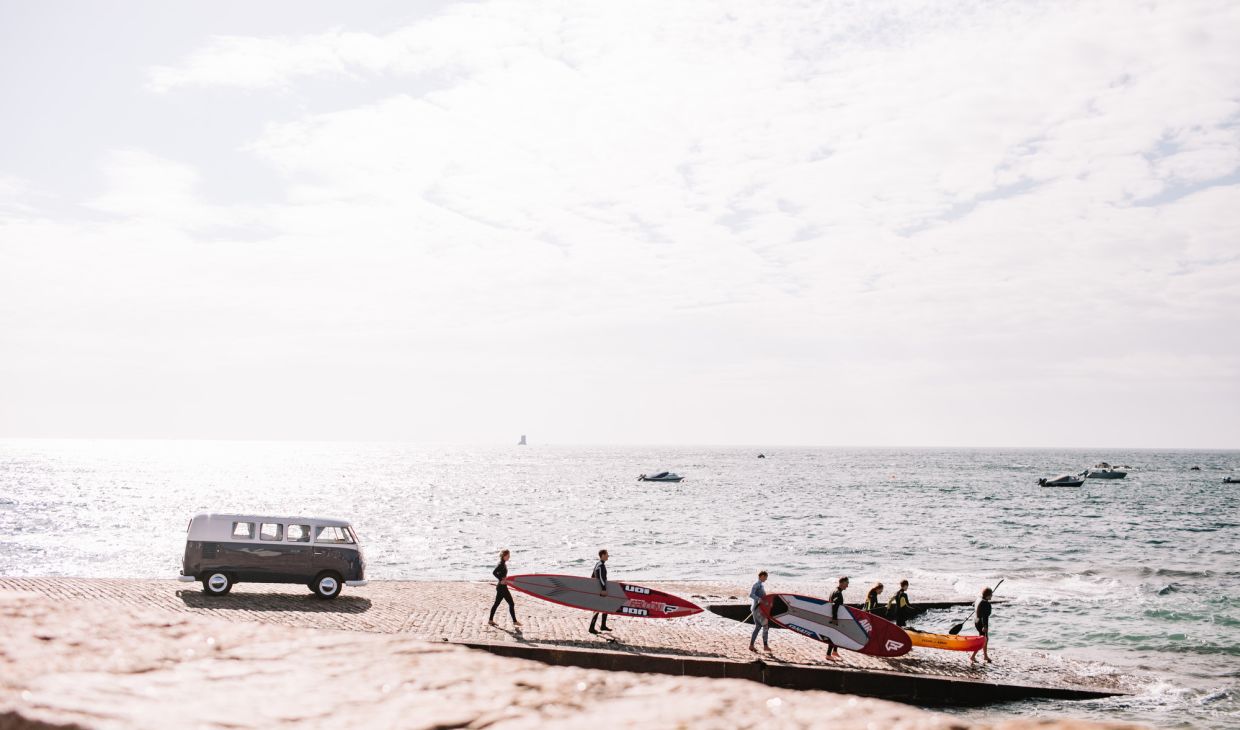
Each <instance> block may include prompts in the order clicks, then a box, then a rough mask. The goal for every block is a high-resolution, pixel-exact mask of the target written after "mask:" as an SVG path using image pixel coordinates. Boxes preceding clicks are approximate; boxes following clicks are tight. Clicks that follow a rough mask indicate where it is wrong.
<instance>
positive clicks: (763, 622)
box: [749, 570, 771, 653]
mask: <svg viewBox="0 0 1240 730" xmlns="http://www.w3.org/2000/svg"><path fill="white" fill-rule="evenodd" d="M764 583H766V571H765V570H764V571H761V572H760V573H758V582H757V583H754V584H753V588H750V589H749V600H750V601H752V602H753V610H752V611H750V615H752V616H753V635H752V636H750V637H749V650H750V651H752V652H754V653H757V651H758V650H757V649H755V648H754V646H753V644H754V642H755V641H757V640H758V632H759V631H761V632H762V649H763V650H765V651H770V650H771V642H770V638H769V636H770V633H771V622H770V621H769V620H768V619H767V617H766V616H763V615H762V611H760V610H759V609H758V604H759V603H762V599H763V598H766V586H765V585H763V584H764Z"/></svg>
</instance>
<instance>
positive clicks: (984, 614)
mask: <svg viewBox="0 0 1240 730" xmlns="http://www.w3.org/2000/svg"><path fill="white" fill-rule="evenodd" d="M509 557H511V553H510V552H509V551H508V550H501V551H500V554H499V564H498V565H496V566H495V570H493V571H491V575H494V576H495V581H496V582H495V602H494V603H492V604H491V617H490V619H489V620H488V623H489V624H490V625H491V626H495V625H496V623H495V612H496V610H498V609H499V606H500V604H501V603H504V602H507V604H508V613H509V615H510V616H512V625H513V626H518V627H519V626H520V625H521V622H520V621H518V620H517V607H516V604H515V603H513V600H512V592H511V591H509V590H508V586H507V585H506V584H505V583H504V579H505V578H507V577H508V559H509ZM608 557H609V556H608V553H607V551H606V550H599V551H598V562H597V563H595V564H594V570H593V571H592V572H591V573H590V577H591V578H593V579H594V580H597V581H598V584H599V595H603V596H605V595H607V558H608ZM767 577H768V573H767V572H766V571H765V570H763V571H759V572H758V580H757V582H756V583H754V584H753V587H752V588H750V589H749V600H750V601H751V602H752V604H753V610H752V611H751V612H750V615H751V616H752V617H753V624H754V626H753V634H751V635H750V637H749V650H750V651H752V652H754V653H755V654H756V653H757V652H758V649H757V647H756V646H755V644H756V643H757V641H758V634H759V633H760V634H761V635H762V648H763V650H764V651H767V652H770V650H771V644H770V631H771V622H770V619H768V618H767V617H766V616H765V615H763V613H762V611H761V610H760V609H759V608H758V606H759V604H761V603H762V599H763V598H766V579H767ZM847 589H848V576H842V577H841V578H840V579H839V582H838V583H837V584H836V587H835V590H834V591H832V592H831V597H830V599H829V600H830V601H831V622H832V623H835V622H837V621H838V617H839V610H840V606H843V605H844V591H845V590H847ZM883 590H884V588H883V584H882V583H875V584H874V586H873V587H871V588H870V590H869V591H868V592H867V593H866V595H865V602H864V603H863V604H862V606H861V610H863V611H865V612H866V613H874V614H877V613H878V611H880V610H881V609H882V608H883V605H882V603H881V602H880V597H881V596H882V595H883ZM991 595H992V591H991V589H990V588H986V589H984V590H983V591H982V595H981V598H979V599H978V601H977V603H976V604H975V605H974V609H973V618H974V621H973V625H974V627H975V628H976V629H977V633H978V634H979V635H981V636H985V637H986V638H987V640H986V642H984V643H983V644H982V648H981V649H980V651H981V652H982V656H983V658H984V659H985V660H986V661H987V662H989V661H990V651H989V646H990V641H989V639H990V613H991V606H990V598H991ZM910 615H912V604H911V603H909V599H908V580H907V579H906V580H902V581H900V589H899V590H898V591H896V592H895V595H893V596H892V597H891V598H890V599H888V601H887V605H886V611H885V617H886V618H887V619H889V620H891V621H892V622H894V623H895V624H896V625H897V626H900V627H905V626H907V624H908V618H909V616H910ZM600 617H601V618H602V621H601V622H600V621H599V618H600ZM610 631H611V629H609V628H608V627H607V614H605V613H596V614H594V615H593V616H591V617H590V633H591V634H598V633H601V632H610ZM839 654H840V650H839V647H837V646H836V645H835V642H833V641H831V639H830V638H828V639H827V659H831V660H836V659H838V658H839ZM970 661H973V662H976V661H977V652H976V651H975V652H973V654H972V655H971V656H970Z"/></svg>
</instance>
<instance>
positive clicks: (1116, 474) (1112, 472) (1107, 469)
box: [1085, 461, 1128, 479]
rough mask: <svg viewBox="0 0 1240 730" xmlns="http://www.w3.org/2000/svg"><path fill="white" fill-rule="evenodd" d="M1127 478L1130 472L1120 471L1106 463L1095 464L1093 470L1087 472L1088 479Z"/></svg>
mask: <svg viewBox="0 0 1240 730" xmlns="http://www.w3.org/2000/svg"><path fill="white" fill-rule="evenodd" d="M1126 476H1128V472H1126V471H1120V470H1119V469H1116V468H1115V467H1113V466H1111V465H1110V464H1108V463H1106V462H1105V461H1100V462H1098V463H1097V464H1094V468H1093V469H1089V470H1088V471H1086V472H1085V477H1086V478H1087V479H1123V478H1124V477H1126Z"/></svg>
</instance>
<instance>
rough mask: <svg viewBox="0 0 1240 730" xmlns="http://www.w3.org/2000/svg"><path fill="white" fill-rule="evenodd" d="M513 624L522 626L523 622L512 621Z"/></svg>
mask: <svg viewBox="0 0 1240 730" xmlns="http://www.w3.org/2000/svg"><path fill="white" fill-rule="evenodd" d="M512 625H513V626H520V625H521V622H520V621H513V622H512Z"/></svg>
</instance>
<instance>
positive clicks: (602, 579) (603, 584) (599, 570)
mask: <svg viewBox="0 0 1240 730" xmlns="http://www.w3.org/2000/svg"><path fill="white" fill-rule="evenodd" d="M590 577H591V578H594V579H596V580H598V587H599V591H600V592H602V591H606V590H607V563H604V562H603V561H602V560H600V561H598V562H597V563H595V565H594V572H593V573H591V574H590ZM599 616H602V617H603V625H602V626H601V627H599V628H600V630H602V631H606V630H607V614H605V613H596V614H594V615H593V616H591V617H590V633H592V634H594V633H598V632H597V631H595V630H594V624H595V623H596V622H597V621H598V617H599Z"/></svg>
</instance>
